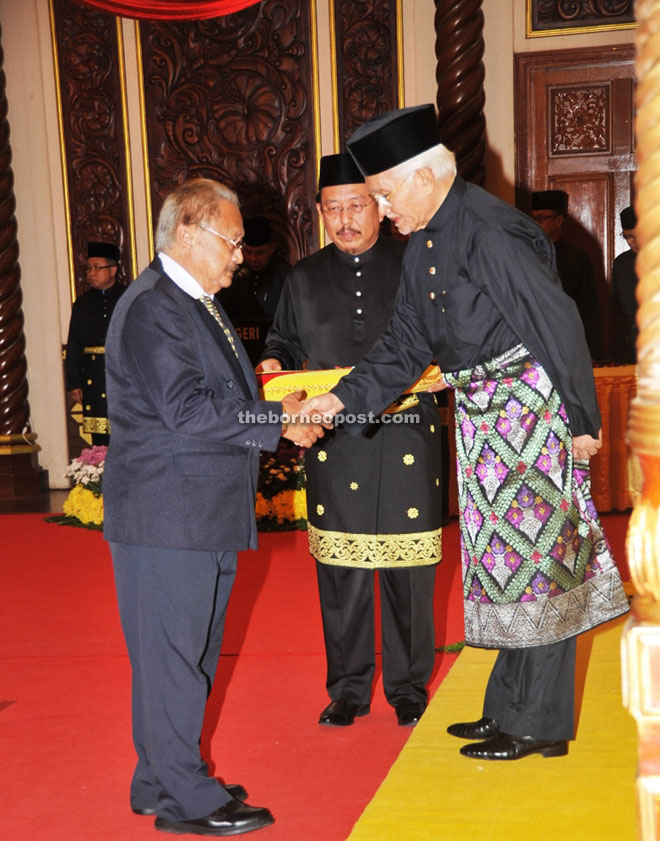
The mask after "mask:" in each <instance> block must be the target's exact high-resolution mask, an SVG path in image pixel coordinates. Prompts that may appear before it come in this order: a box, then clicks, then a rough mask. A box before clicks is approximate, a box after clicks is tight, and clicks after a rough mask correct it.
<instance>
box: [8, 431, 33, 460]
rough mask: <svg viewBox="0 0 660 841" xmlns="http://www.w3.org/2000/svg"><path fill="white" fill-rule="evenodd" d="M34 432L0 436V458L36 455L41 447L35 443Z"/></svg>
mask: <svg viewBox="0 0 660 841" xmlns="http://www.w3.org/2000/svg"><path fill="white" fill-rule="evenodd" d="M36 440H37V433H36V432H19V433H15V434H14V433H12V434H11V435H0V456H15V455H21V454H25V453H38V452H39V450H40V449H41V447H40V446H39V444H37V443H36Z"/></svg>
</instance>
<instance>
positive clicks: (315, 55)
mask: <svg viewBox="0 0 660 841" xmlns="http://www.w3.org/2000/svg"><path fill="white" fill-rule="evenodd" d="M316 3H317V0H314V2H313V3H310V5H309V15H310V22H309V23H310V29H311V32H310V35H311V38H310V41H311V45H312V91H313V93H312V96H313V98H314V154H315V155H316V183H317V184H318V183H319V172H320V169H321V83H320V79H319V24H318V15H317V9H316ZM318 230H319V248H323V246H324V245H325V228H324V227H323V223H322V222H321V219H320V218H319V220H318Z"/></svg>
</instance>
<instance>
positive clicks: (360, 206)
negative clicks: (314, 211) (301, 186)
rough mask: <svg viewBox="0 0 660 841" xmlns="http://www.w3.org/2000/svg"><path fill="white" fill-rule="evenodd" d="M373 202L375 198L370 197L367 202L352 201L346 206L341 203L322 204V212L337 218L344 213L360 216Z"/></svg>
mask: <svg viewBox="0 0 660 841" xmlns="http://www.w3.org/2000/svg"><path fill="white" fill-rule="evenodd" d="M372 202H373V199H370V200H369V201H367V202H359V201H352V202H351V203H350V204H347V205H346V206H345V207H344V206H343V205H340V204H331V205H329V206H328V207H323V206H321V212H322V213H323V214H324V215H325V216H330V217H331V218H335V219H336V218H339V217H340V216H341V215H342V213H348V215H349V216H359V215H360V214H361V213H364V211H365V210H366V209H367V208H368V207H369V205H370V204H372Z"/></svg>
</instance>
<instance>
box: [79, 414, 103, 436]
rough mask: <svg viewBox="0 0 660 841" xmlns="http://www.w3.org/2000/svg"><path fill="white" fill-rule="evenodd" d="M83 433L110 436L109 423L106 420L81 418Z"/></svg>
mask: <svg viewBox="0 0 660 841" xmlns="http://www.w3.org/2000/svg"><path fill="white" fill-rule="evenodd" d="M82 428H83V432H89V433H92V434H97V435H110V421H109V420H108V419H107V418H83V423H82Z"/></svg>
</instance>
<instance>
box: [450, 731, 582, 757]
mask: <svg viewBox="0 0 660 841" xmlns="http://www.w3.org/2000/svg"><path fill="white" fill-rule="evenodd" d="M461 753H462V754H463V756H469V757H471V758H472V759H522V758H523V756H529V755H530V754H532V753H540V754H541V756H565V755H566V754H567V753H568V742H566V741H565V740H563V739H535V738H534V737H533V736H510V735H509V734H508V733H498V734H497V735H495V736H491V737H490V739H486V741H485V742H475V743H474V744H472V745H463V747H462V748H461Z"/></svg>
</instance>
